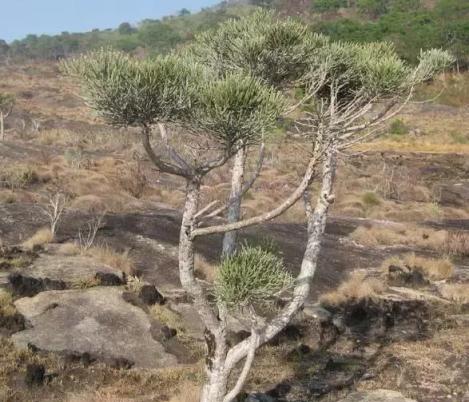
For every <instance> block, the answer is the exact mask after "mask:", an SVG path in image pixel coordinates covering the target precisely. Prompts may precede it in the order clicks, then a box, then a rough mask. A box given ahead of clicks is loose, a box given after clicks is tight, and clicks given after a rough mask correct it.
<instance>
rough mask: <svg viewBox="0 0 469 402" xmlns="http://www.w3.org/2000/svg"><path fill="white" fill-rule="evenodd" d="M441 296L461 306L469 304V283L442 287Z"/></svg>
mask: <svg viewBox="0 0 469 402" xmlns="http://www.w3.org/2000/svg"><path fill="white" fill-rule="evenodd" d="M439 292H440V294H441V296H443V297H444V298H445V299H448V300H452V301H454V302H456V303H459V304H467V303H469V283H451V284H445V285H443V286H441V288H440V289H439Z"/></svg>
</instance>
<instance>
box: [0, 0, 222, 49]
mask: <svg viewBox="0 0 469 402" xmlns="http://www.w3.org/2000/svg"><path fill="white" fill-rule="evenodd" d="M219 2H220V0H0V14H1V21H0V39H4V40H6V41H7V42H11V41H12V40H14V39H21V38H24V37H25V36H26V35H28V34H36V35H41V34H58V33H61V32H63V31H68V32H85V31H90V30H92V29H94V28H99V29H106V28H116V27H117V26H118V25H119V24H120V23H121V22H130V23H137V22H139V21H141V20H144V19H145V18H151V19H157V18H160V17H163V16H165V15H171V14H175V13H177V12H178V11H179V10H181V9H183V8H187V9H189V10H191V11H197V10H199V9H200V8H202V7H207V6H211V5H214V4H217V3H219Z"/></svg>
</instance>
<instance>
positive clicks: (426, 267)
mask: <svg viewBox="0 0 469 402" xmlns="http://www.w3.org/2000/svg"><path fill="white" fill-rule="evenodd" d="M391 265H394V266H398V267H401V268H403V269H404V270H410V271H416V272H420V273H421V274H422V275H423V276H424V277H425V278H428V279H432V280H436V281H440V280H445V279H449V278H451V277H452V276H453V274H454V265H453V264H452V262H451V261H450V260H449V259H447V258H424V257H419V256H417V255H415V254H414V253H412V254H407V255H404V256H402V257H391V258H388V259H386V260H385V261H384V262H383V265H382V268H383V270H384V271H385V272H387V270H388V268H389V267H390V266H391Z"/></svg>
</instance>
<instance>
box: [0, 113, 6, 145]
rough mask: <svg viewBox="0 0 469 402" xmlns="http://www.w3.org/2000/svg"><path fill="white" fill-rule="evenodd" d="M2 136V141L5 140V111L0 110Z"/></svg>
mask: <svg viewBox="0 0 469 402" xmlns="http://www.w3.org/2000/svg"><path fill="white" fill-rule="evenodd" d="M0 137H1V138H2V141H5V127H4V117H3V112H0Z"/></svg>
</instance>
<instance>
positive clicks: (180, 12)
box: [178, 8, 191, 17]
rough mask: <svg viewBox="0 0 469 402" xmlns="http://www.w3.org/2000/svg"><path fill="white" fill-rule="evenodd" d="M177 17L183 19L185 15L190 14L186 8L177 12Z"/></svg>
mask: <svg viewBox="0 0 469 402" xmlns="http://www.w3.org/2000/svg"><path fill="white" fill-rule="evenodd" d="M178 15H179V16H180V17H185V16H187V15H191V12H190V11H189V10H188V9H187V8H183V9H182V10H180V11H179V12H178Z"/></svg>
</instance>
